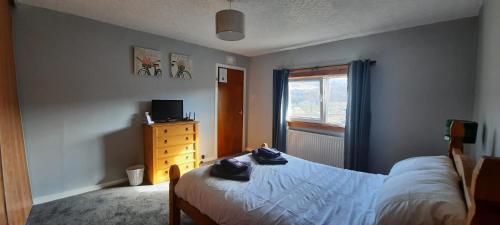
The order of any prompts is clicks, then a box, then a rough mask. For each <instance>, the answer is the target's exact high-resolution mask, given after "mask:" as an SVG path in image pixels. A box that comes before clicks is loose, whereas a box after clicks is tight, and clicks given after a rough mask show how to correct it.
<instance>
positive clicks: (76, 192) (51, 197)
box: [33, 178, 128, 205]
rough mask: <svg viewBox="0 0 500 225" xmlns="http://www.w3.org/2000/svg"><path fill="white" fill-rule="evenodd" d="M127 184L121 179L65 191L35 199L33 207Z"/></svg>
mask: <svg viewBox="0 0 500 225" xmlns="http://www.w3.org/2000/svg"><path fill="white" fill-rule="evenodd" d="M125 182H128V179H127V178H121V179H118V180H113V181H109V182H106V183H102V184H97V185H93V186H88V187H84V188H78V189H74V190H70V191H65V192H61V193H56V194H50V195H44V196H40V197H36V198H34V199H33V205H38V204H42V203H46V202H51V201H55V200H58V199H62V198H67V197H70V196H74V195H79V194H83V193H87V192H91V191H97V190H100V189H103V188H106V187H110V186H115V185H118V184H122V183H125Z"/></svg>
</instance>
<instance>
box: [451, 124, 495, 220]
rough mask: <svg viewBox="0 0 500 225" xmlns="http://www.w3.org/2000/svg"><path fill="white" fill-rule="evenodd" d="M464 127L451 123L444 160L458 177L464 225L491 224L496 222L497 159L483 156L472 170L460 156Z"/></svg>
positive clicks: (471, 165) (461, 153) (465, 157)
mask: <svg viewBox="0 0 500 225" xmlns="http://www.w3.org/2000/svg"><path fill="white" fill-rule="evenodd" d="M464 134H465V129H464V125H463V123H462V122H461V121H453V122H452V124H451V128H450V143H449V147H448V156H449V157H450V158H451V159H452V160H453V163H454V165H455V169H456V171H457V173H458V175H459V177H460V186H461V188H462V191H463V194H464V200H465V205H466V209H467V216H466V219H465V221H464V224H465V225H480V224H495V221H497V222H498V221H500V192H498V190H500V180H499V179H498V172H499V171H500V158H498V157H488V156H483V157H482V158H481V159H480V161H479V162H478V163H477V165H476V166H475V167H474V166H473V162H472V160H471V159H470V158H469V157H467V156H465V155H464V154H463V153H464V151H463V138H464Z"/></svg>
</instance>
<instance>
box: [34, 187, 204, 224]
mask: <svg viewBox="0 0 500 225" xmlns="http://www.w3.org/2000/svg"><path fill="white" fill-rule="evenodd" d="M181 218H182V219H181V221H182V224H185V225H192V224H195V223H194V222H193V221H192V220H191V219H190V218H189V217H188V216H187V215H184V214H183V215H182V217H181ZM83 224H85V225H87V224H99V225H114V224H116V225H118V224H120V225H157V224H158V225H159V224H161V225H166V224H168V185H167V184H160V185H154V186H153V185H144V186H137V187H114V188H108V189H103V190H98V191H93V192H89V193H85V194H81V195H77V196H73V197H68V198H64V199H60V200H56V201H53V202H48V203H45V204H40V205H35V206H33V209H32V210H31V213H30V216H29V218H28V223H27V225H83Z"/></svg>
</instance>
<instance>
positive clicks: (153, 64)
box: [134, 47, 162, 77]
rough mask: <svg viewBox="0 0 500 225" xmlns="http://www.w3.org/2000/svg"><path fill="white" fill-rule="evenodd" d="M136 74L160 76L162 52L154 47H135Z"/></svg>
mask: <svg viewBox="0 0 500 225" xmlns="http://www.w3.org/2000/svg"><path fill="white" fill-rule="evenodd" d="M134 74H136V75H140V76H155V77H156V76H160V75H161V74H162V68H161V52H160V51H156V50H153V49H147V48H140V47H134Z"/></svg>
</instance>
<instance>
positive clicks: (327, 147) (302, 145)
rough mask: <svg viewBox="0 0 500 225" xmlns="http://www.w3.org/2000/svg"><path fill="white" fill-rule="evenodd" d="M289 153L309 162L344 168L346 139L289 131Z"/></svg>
mask: <svg viewBox="0 0 500 225" xmlns="http://www.w3.org/2000/svg"><path fill="white" fill-rule="evenodd" d="M287 152H288V154H290V155H293V156H296V157H299V158H302V159H306V160H309V161H313V162H317V163H322V164H326V165H330V166H336V167H340V168H344V138H343V137H335V136H330V135H323V134H315V133H309V132H303V131H298V130H288V140H287Z"/></svg>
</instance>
